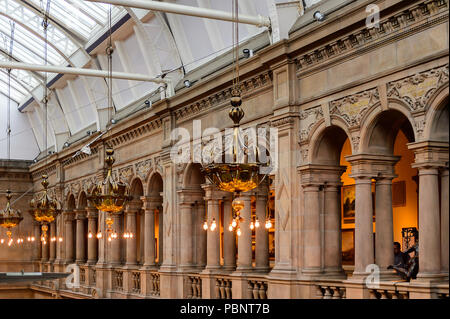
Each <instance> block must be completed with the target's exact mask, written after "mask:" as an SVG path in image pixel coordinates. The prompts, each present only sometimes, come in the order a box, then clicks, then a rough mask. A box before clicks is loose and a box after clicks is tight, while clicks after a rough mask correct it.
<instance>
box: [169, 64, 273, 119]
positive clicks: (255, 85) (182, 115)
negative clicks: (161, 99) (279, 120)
mask: <svg viewBox="0 0 450 319" xmlns="http://www.w3.org/2000/svg"><path fill="white" fill-rule="evenodd" d="M240 84H241V87H240V88H241V92H242V96H243V98H245V97H246V96H248V95H250V94H252V93H254V91H255V90H257V89H260V88H263V87H268V86H270V85H271V84H272V77H271V71H266V72H264V73H260V74H258V75H256V76H254V77H252V78H249V79H246V80H243V81H242V82H241V83H240ZM231 91H232V87H228V88H226V89H224V90H222V91H220V92H217V93H213V94H211V95H209V96H207V97H205V98H204V99H201V100H200V101H196V102H194V103H191V104H188V105H186V106H184V107H181V108H179V109H177V110H176V111H174V115H175V119H176V120H177V121H178V120H183V119H186V118H188V117H191V116H194V115H196V114H197V113H200V112H202V111H204V110H207V109H210V108H212V107H215V106H217V105H219V104H221V103H228V102H229V100H230V98H231Z"/></svg>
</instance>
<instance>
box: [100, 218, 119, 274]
mask: <svg viewBox="0 0 450 319" xmlns="http://www.w3.org/2000/svg"><path fill="white" fill-rule="evenodd" d="M111 217H112V219H113V221H114V224H113V225H112V228H113V229H114V230H115V231H116V232H117V234H118V236H117V238H116V239H112V240H111V241H108V243H109V258H108V263H109V264H110V265H111V266H112V265H119V264H120V263H121V254H120V249H121V246H122V245H121V242H122V238H121V236H120V228H121V227H120V225H121V215H120V214H111ZM104 236H105V237H106V238H105V239H106V240H108V238H107V234H106V233H105V235H104Z"/></svg>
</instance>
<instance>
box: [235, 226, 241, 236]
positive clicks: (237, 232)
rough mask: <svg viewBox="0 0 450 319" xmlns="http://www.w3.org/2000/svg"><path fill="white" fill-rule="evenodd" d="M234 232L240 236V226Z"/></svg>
mask: <svg viewBox="0 0 450 319" xmlns="http://www.w3.org/2000/svg"><path fill="white" fill-rule="evenodd" d="M236 234H237V235H238V236H241V234H242V233H241V229H240V228H238V229H237V231H236Z"/></svg>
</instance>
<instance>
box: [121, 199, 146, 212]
mask: <svg viewBox="0 0 450 319" xmlns="http://www.w3.org/2000/svg"><path fill="white" fill-rule="evenodd" d="M141 209H142V201H140V200H133V201H131V202H129V203H128V204H127V206H126V207H125V210H124V212H125V214H131V213H138V212H139V211H140V210H141Z"/></svg>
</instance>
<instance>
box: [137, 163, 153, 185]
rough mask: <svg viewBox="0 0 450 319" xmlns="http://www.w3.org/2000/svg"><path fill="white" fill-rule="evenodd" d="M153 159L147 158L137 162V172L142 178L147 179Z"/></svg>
mask: <svg viewBox="0 0 450 319" xmlns="http://www.w3.org/2000/svg"><path fill="white" fill-rule="evenodd" d="M152 166H153V161H152V160H151V159H148V160H145V161H143V162H139V163H136V164H135V169H136V174H137V175H138V176H139V177H140V178H141V179H142V180H144V181H145V180H146V179H147V177H148V173H149V172H150V170H151V169H152Z"/></svg>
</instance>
